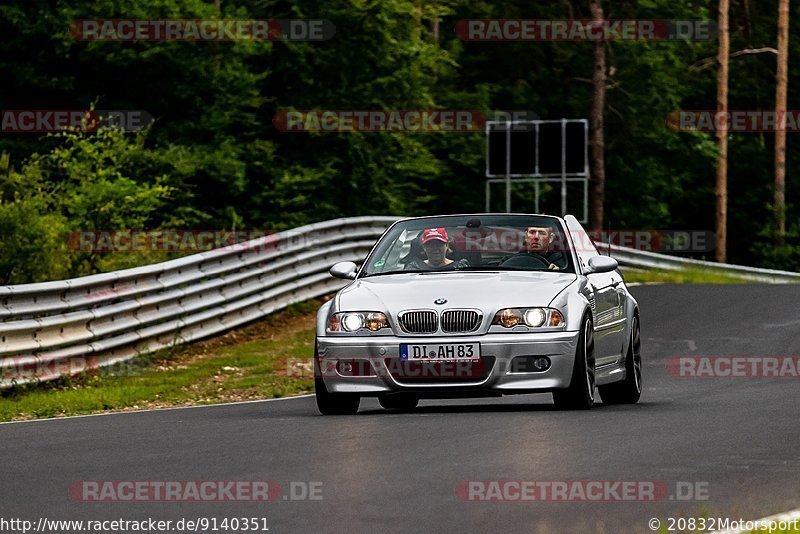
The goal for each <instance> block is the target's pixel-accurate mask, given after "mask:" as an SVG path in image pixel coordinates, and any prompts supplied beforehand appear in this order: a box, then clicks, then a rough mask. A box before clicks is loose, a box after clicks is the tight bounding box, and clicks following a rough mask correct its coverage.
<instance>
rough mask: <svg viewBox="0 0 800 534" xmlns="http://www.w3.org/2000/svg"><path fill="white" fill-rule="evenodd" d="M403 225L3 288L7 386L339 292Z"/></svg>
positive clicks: (352, 228)
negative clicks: (344, 268)
mask: <svg viewBox="0 0 800 534" xmlns="http://www.w3.org/2000/svg"><path fill="white" fill-rule="evenodd" d="M396 219H397V218H396V217H353V218H343V219H335V220H332V221H326V222H321V223H316V224H311V225H308V226H303V227H300V228H296V229H294V230H288V231H285V232H280V233H277V234H274V235H271V236H266V237H262V238H259V239H255V240H252V241H248V242H245V243H240V244H237V245H231V246H228V247H224V248H220V249H215V250H211V251H208V252H203V253H200V254H194V255H191V256H186V257H183V258H178V259H175V260H171V261H167V262H163V263H158V264H154V265H146V266H143V267H137V268H134V269H126V270H123V271H116V272H111V273H103V274H97V275H92V276H86V277H82V278H75V279H72V280H63V281H57V282H44V283H37V284H24V285H16V286H0V388H4V387H9V386H11V385H12V384H14V383H19V384H22V383H28V382H36V381H40V380H50V379H54V378H58V377H59V376H61V375H64V374H76V373H79V372H82V371H85V370H87V369H93V368H98V367H102V366H107V365H112V364H116V363H118V362H123V361H126V360H129V359H131V358H134V357H136V356H139V355H142V354H146V353H149V352H152V351H155V350H158V349H161V348H165V347H170V346H174V345H178V344H181V343H186V342H190V341H195V340H198V339H201V338H204V337H207V336H211V335H214V334H218V333H220V332H223V331H225V330H228V329H230V328H233V327H235V326H238V325H241V324H243V323H247V322H250V321H253V320H255V319H258V318H260V317H263V316H265V315H267V314H270V313H272V312H274V311H277V310H280V309H283V308H285V307H286V306H289V305H290V304H293V303H296V302H301V301H304V300H308V299H311V298H315V297H319V296H322V295H325V294H328V293H331V292H333V291H336V290H337V289H339V288H341V287H342V286H343V285H345V283H346V282H345V281H342V280H338V279H335V278H332V277H331V276H329V275H328V269H329V268H330V267H331V265H333V264H334V263H336V262H339V261H356V262H357V261H360V260H362V259H363V258H364V257H365V256H366V254H367V253H368V252H369V250H370V249H371V248H372V246H373V244H374V242H375V240H376V239H377V238H378V237H379V236H380V235H381V234H382V233H383V231H384V230H385V229H386V228H387V227H388V226H389V225H390V224H391V223H392V222H394V221H395V220H396ZM599 246H600V247H601V249H602V248H603V247H607V246H608V245H605V244H602V245H599ZM611 250H612V255H613V256H614V257H615V258H616V259H617V260H618V261H619V262H620V264H621V265H622V266H623V267H625V266H628V267H634V268H643V269H665V270H680V269H685V268H687V267H688V268H699V269H704V270H708V271H712V272H717V273H724V274H726V275H729V276H734V277H738V278H741V279H744V280H751V281H758V282H771V283H776V282H777V283H785V282H798V281H800V273H790V272H785V271H775V270H770V269H756V268H752V267H742V266H738V265H725V264H717V263H712V262H707V261H699V260H690V259H684V258H679V257H674V256H665V255H662V254H655V253H652V252H644V251H639V250H635V249H629V248H625V247H619V246H614V245H612V246H611Z"/></svg>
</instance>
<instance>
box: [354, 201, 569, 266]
mask: <svg viewBox="0 0 800 534" xmlns="http://www.w3.org/2000/svg"><path fill="white" fill-rule="evenodd" d="M470 270H471V271H554V272H562V273H563V272H568V273H574V272H575V271H574V267H573V265H572V257H571V255H570V253H569V249H568V242H567V240H566V238H565V232H564V229H563V227H562V225H561V222H560V221H559V220H558V219H557V218H555V217H547V216H537V215H459V216H444V217H428V218H421V219H412V220H408V221H403V222H400V223H398V224H396V225H395V226H394V227H392V229H391V230H390V231H389V233H387V234H386V235H385V236H384V237H383V239H381V241H380V242H379V243H378V246H377V247H376V248H375V250H374V251H373V253H372V254H371V255H370V256H369V257H368V258H367V261H366V263H365V265H364V270H363V271H362V275H363V276H372V275H378V274H391V273H399V272H455V271H470Z"/></svg>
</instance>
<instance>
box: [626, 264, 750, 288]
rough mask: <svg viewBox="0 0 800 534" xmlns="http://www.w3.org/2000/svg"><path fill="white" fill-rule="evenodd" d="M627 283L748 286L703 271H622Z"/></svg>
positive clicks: (720, 275) (741, 282) (725, 276)
mask: <svg viewBox="0 0 800 534" xmlns="http://www.w3.org/2000/svg"><path fill="white" fill-rule="evenodd" d="M620 270H621V271H622V274H623V275H624V276H625V282H628V283H631V282H635V283H654V282H655V283H662V284H746V283H747V282H748V281H747V280H742V279H741V278H737V277H735V276H730V275H727V274H723V273H715V272H713V271H706V270H702V269H684V270H681V271H663V270H639V269H625V268H624V267H623V268H622V269H620Z"/></svg>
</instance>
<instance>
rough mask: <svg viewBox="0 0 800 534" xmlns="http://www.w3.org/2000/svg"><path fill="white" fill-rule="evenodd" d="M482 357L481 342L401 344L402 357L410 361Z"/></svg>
mask: <svg viewBox="0 0 800 534" xmlns="http://www.w3.org/2000/svg"><path fill="white" fill-rule="evenodd" d="M480 357H481V345H480V343H443V344H436V343H433V344H430V343H429V344H425V345H418V344H410V343H402V344H401V345H400V359H401V360H408V361H441V360H475V359H478V358H480Z"/></svg>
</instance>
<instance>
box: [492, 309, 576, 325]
mask: <svg viewBox="0 0 800 534" xmlns="http://www.w3.org/2000/svg"><path fill="white" fill-rule="evenodd" d="M492 324H493V325H500V326H503V327H505V328H514V327H515V326H529V327H531V328H556V327H559V326H564V325H565V324H566V322H565V321H564V316H563V315H562V314H561V312H560V311H558V310H556V309H555V308H505V309H502V310H500V311H498V312H497V313H496V314H495V316H494V319H493V320H492Z"/></svg>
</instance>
